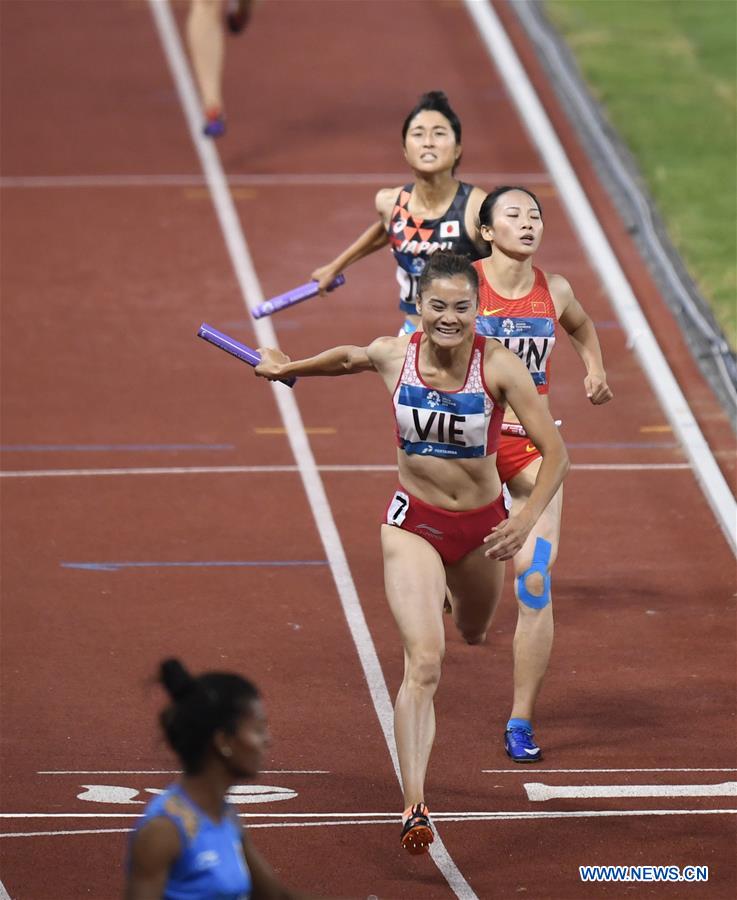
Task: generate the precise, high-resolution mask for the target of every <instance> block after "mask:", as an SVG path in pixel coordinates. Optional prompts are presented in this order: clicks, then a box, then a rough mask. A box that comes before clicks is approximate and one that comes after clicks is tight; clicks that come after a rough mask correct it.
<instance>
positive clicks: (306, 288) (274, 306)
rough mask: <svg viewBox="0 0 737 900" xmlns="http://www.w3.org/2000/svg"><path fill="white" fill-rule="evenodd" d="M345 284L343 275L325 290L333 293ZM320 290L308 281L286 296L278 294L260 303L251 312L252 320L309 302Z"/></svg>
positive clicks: (315, 284) (313, 282)
mask: <svg viewBox="0 0 737 900" xmlns="http://www.w3.org/2000/svg"><path fill="white" fill-rule="evenodd" d="M341 284H345V275H338V276H337V277H336V278H334V279H333V280H332V281H331V282H330V284H329V285H328V286H327V288H326V290H328V291H334V290H335V288H337V287H340V286H341ZM319 293H320V288H319V287H318V286H317V282H316V281H308V282H307V284H301V285H300V286H299V287H296V288H293V289H292V290H291V291H287V292H286V294H279V295H278V296H277V297H272V298H271V300H266V301H265V302H264V303H260V304H259V305H258V306H257V307H256V308H255V309H254V310H253V311H252V315H253V318H254V319H260V318H261V316H270V315H271V314H272V313H275V312H279V310H280V309H286V307H287V306H294V304H295V303H301V302H302V301H303V300H309V299H310V297H317V295H318V294H319Z"/></svg>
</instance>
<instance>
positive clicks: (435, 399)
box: [427, 391, 442, 409]
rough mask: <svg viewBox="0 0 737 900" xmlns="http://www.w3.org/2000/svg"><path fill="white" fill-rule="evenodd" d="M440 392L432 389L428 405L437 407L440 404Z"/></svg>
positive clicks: (428, 396) (432, 407)
mask: <svg viewBox="0 0 737 900" xmlns="http://www.w3.org/2000/svg"><path fill="white" fill-rule="evenodd" d="M441 402H442V401H441V398H440V394H439V393H438V392H437V391H430V393H429V394H428V395H427V405H428V406H429V407H430V408H431V409H435V407H436V406H440V404H441Z"/></svg>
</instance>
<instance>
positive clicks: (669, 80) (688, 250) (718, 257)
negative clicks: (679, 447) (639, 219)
mask: <svg viewBox="0 0 737 900" xmlns="http://www.w3.org/2000/svg"><path fill="white" fill-rule="evenodd" d="M545 11H546V13H547V15H548V17H549V18H550V20H551V22H552V23H553V24H554V25H555V27H556V28H557V29H558V31H559V32H560V34H561V35H562V36H563V37H564V38H565V40H566V42H567V43H568V45H569V47H570V48H571V50H572V52H573V54H574V56H575V57H576V60H577V62H578V65H579V67H580V69H581V72H582V73H583V75H584V77H585V79H586V81H587V83H588V86H589V89H590V90H591V92H592V94H593V95H594V96H595V97H596V99H597V100H598V101H599V103H601V105H602V106H603V108H604V111H605V114H606V115H607V117H608V118H609V120H610V122H611V123H612V124H613V125H614V127H615V128H616V130H617V131H618V132H619V134H620V136H621V137H622V138H623V140H624V141H625V143H626V144H627V145H628V147H629V149H630V151H631V152H632V154H633V156H634V157H635V159H636V160H637V163H638V165H639V167H640V170H641V172H642V174H643V176H644V180H645V183H646V186H647V189H648V190H649V192H650V194H651V196H652V197H653V198H654V200H655V202H656V204H657V206H658V209H659V210H660V213H661V215H662V217H663V219H664V221H665V223H666V226H667V228H668V232H669V234H670V237H671V240H672V241H673V244H674V245H675V246H676V247H677V248H678V251H679V252H680V254H681V256H682V257H683V259H684V261H685V263H686V265H687V267H688V269H689V271H690V273H691V275H692V277H693V278H694V280H695V282H696V283H697V285H698V287H699V289H700V291H701V292H702V294H703V296H704V297H705V298H706V299H707V300H708V301H709V302H710V303H711V304H712V308H713V309H714V312H715V315H716V317H717V319H718V321H719V322H720V324H721V326H722V328H723V330H724V332H725V334H726V336H727V339H728V340H729V342H730V344H731V345H732V347H733V348H734V347H736V346H737V71H736V66H737V2H735V0H548V2H546V3H545Z"/></svg>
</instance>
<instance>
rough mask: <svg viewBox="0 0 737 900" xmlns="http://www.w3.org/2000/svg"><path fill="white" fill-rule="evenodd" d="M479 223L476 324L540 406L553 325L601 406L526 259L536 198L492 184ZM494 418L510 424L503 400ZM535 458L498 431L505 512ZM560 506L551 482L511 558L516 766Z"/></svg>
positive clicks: (590, 351)
mask: <svg viewBox="0 0 737 900" xmlns="http://www.w3.org/2000/svg"><path fill="white" fill-rule="evenodd" d="M479 220H480V231H481V236H482V237H483V239H484V240H485V241H487V242H488V246H489V248H490V255H489V256H487V257H486V258H485V259H482V260H479V261H477V262H475V263H474V264H473V265H474V268H475V269H476V272H477V273H478V276H479V316H478V317H477V319H476V331H477V332H478V333H480V334H483V335H484V336H486V337H493V338H496V339H497V340H498V341H500V342H501V343H502V344H504V345H505V346H506V347H507V348H508V349H509V350H511V351H512V352H513V353H515V354H516V355H517V356H518V357H519V358H520V359H521V360H522V361H523V362H524V363H525V365H526V366H527V369H528V371H529V372H530V375H531V376H532V380H533V381H534V383H535V386H536V387H537V391H538V394H540V396H541V397H542V399H543V401H544V403H545V406H546V407H548V405H549V404H548V389H549V384H550V356H551V354H552V352H553V348H554V347H555V333H556V325H558V324H560V325H561V326H562V328H563V329H564V330H565V331H566V332H567V334H568V337H569V339H570V341H571V343H572V344H573V347H574V349H575V350H576V352H577V353H578V355H579V356H580V357H581V361H582V362H583V364H584V366H585V368H586V376H585V378H584V382H583V384H584V390H585V393H586V397H587V398H588V399H589V402H590V403H592V404H594V405H595V406H598V405H600V404H602V403H607V402H608V401H609V400H611V399H612V396H613V395H612V392H611V390H610V388H609V386H608V384H607V378H606V372H605V371H604V363H603V360H602V355H601V348H600V346H599V339H598V337H597V334H596V328H595V327H594V323H593V322H592V321H591V318H590V317H589V316H588V315H587V314H586V312H585V310H584V309H583V307H582V306H581V304H580V303H579V302H578V300H577V299H576V297H575V296H574V294H573V291H572V289H571V286H570V284H569V283H568V282H567V281H566V279H565V278H563V277H562V276H561V275H552V274H546V273H545V272H543V271H542V270H541V269H538V268H537V267H536V266H534V265H533V264H532V260H533V256H534V254H535V252H536V251H537V249H538V247H539V246H540V241H541V240H542V236H543V213H542V206H541V205H540V202H539V200H538V199H537V197H536V196H535V195H534V194H533V193H532V191H530V190H528V189H527V188H522V187H508V186H507V187H499V188H497V189H496V190H494V191H492V192H491V193H490V194H489V195H488V197H486V198H485V199H484V202H483V203H482V204H481V209H480V210H479ZM504 420H505V423H514V424H517V425H518V424H519V420H518V418H517V416H516V415H515V413H514V410H513V409H511V408H510V407H509V406H508V407H507V409H506V411H505V414H504ZM502 427H503V426H502ZM541 463H542V458H541V455H540V451H539V450H538V448H537V447H536V446H535V443H534V442H533V441H531V440H529V439H528V438H527V437H526V436H524V431H523V434H522V436H516V437H515V436H508V435H505V434H504V433H502V437H501V441H500V444H499V450H498V452H497V458H496V465H497V469H498V471H499V476H500V478H501V481H502V483H503V484H504V485H505V486H506V488H507V490H508V491H509V493H510V495H511V498H512V507H511V514H512V515H513V516H514V515H516V514H517V513H518V512H519V510H520V509H522V508H523V507H524V506H525V504H526V503H527V502H528V501H529V498H530V494H531V491H532V489H533V487H534V485H535V482H536V479H537V475H538V472H539V470H540V465H541ZM562 506H563V489H562V487H561V488H559V489H558V491H557V492H556V494H555V496H554V497H553V499H552V500H551V501H550V503H549V504H548V506H547V508H546V509H545V510H544V512H543V513H542V514H541V515H540V517H539V518H538V519H537V521H536V522H535V524H534V526H533V528H532V530H531V531H530V534H529V535H528V536H527V539H526V541H525V543H524V545H523V546H522V548H521V549H520V550H519V551H518V552H517V553H516V554H515V555H514V559H513V564H514V570H515V576H516V577H515V594H516V596H517V610H518V613H517V628H516V631H515V635H514V700H513V703H512V710H511V715H510V719H509V721H508V722H507V727H506V731H505V736H504V743H505V749H506V752H507V754H508V756H510V757H511V759H513V760H514V761H515V762H519V763H529V762H537V761H539V760H540V759H542V751H541V749H540V747H539V745H538V744H537V742H536V741H535V738H534V733H533V728H532V717H533V712H534V707H535V701H536V699H537V696H538V693H539V691H540V687H541V685H542V681H543V677H544V675H545V672H546V669H547V666H548V661H549V659H550V652H551V649H552V644H553V607H552V595H551V591H550V570H551V568H552V566H553V563H554V562H555V560H556V557H557V555H558V541H559V537H560V521H561V510H562Z"/></svg>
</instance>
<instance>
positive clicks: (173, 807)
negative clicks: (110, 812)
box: [133, 784, 251, 900]
mask: <svg viewBox="0 0 737 900" xmlns="http://www.w3.org/2000/svg"><path fill="white" fill-rule="evenodd" d="M160 816H163V817H164V818H166V819H169V820H170V821H172V822H173V823H174V824H175V825H176V826H177V829H178V831H179V834H180V836H181V839H182V853H181V855H180V856H179V857H178V859H177V860H176V862H175V863H174V865H173V866H172V868H171V871H170V872H169V878H168V879H167V882H166V887H165V888H164V894H163V900H248V898H249V897H250V896H251V873H250V872H249V871H248V865H247V864H246V858H245V856H244V854H243V842H242V836H241V827H240V825H239V824H238V817H237V815H236V812H235V809H234V808H233V807H232V806H231V805H230V804H229V803H226V804H225V808H224V811H223V818H222V820H221V821H220V822H213V820H212V819H211V818H210V817H209V816H208V815H206V814H205V813H204V812H203V811H202V810H201V809H199V808H198V807H197V806H195V804H194V803H193V802H192V801H191V800H190V799H189V797H188V796H187V794H186V793H185V792H184V791H183V790H182V788H181V786H180V785H178V784H173V785H172V786H171V787H169V788H168V789H167V790H166V791H164V793H163V794H160V795H159V796H158V797H155V798H154V799H153V800H152V801H151V802H150V803H149V804H148V806H147V807H146V809H145V810H144V812H143V816H142V817H141V818H140V819H139V820H138V822H137V823H136V827H135V830H134V834H133V838H135V835H136V834H137V832H138V831H139V830H140V829H141V828H142V827H143V826H144V825H145V824H146V823H147V822H149V821H150V820H151V819H154V818H157V817H160Z"/></svg>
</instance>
